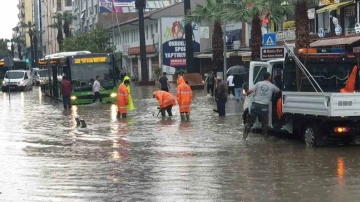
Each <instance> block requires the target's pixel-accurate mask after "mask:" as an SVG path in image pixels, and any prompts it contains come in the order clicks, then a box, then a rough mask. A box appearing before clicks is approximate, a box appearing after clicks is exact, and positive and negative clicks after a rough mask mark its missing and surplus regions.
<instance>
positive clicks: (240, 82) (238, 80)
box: [233, 75, 244, 102]
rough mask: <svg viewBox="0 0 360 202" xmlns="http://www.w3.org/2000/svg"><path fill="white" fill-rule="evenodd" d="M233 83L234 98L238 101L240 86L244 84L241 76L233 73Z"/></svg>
mask: <svg viewBox="0 0 360 202" xmlns="http://www.w3.org/2000/svg"><path fill="white" fill-rule="evenodd" d="M233 84H234V85H235V88H234V90H235V99H236V102H239V100H241V96H242V86H243V84H244V81H243V79H242V77H241V76H240V75H235V76H234V79H233Z"/></svg>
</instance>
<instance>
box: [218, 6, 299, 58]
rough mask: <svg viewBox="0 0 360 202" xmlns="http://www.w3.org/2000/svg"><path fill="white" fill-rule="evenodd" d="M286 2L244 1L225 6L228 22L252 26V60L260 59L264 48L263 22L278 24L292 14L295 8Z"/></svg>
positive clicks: (225, 15)
mask: <svg viewBox="0 0 360 202" xmlns="http://www.w3.org/2000/svg"><path fill="white" fill-rule="evenodd" d="M283 2H284V0H244V1H232V2H228V3H226V4H225V8H226V9H225V10H224V11H223V12H222V14H223V18H224V19H226V20H228V21H234V22H241V21H245V22H247V23H249V24H251V38H250V49H251V58H252V60H259V59H260V47H261V46H262V31H261V26H262V20H263V19H265V18H267V19H268V23H270V22H274V23H276V24H278V23H281V22H283V21H284V17H285V16H286V15H289V14H292V12H293V6H291V5H289V4H283Z"/></svg>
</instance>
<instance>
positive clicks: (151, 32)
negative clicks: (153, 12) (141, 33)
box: [150, 24, 154, 38]
mask: <svg viewBox="0 0 360 202" xmlns="http://www.w3.org/2000/svg"><path fill="white" fill-rule="evenodd" d="M153 29H154V28H153V25H152V24H151V25H150V36H151V38H153V34H154V30H153Z"/></svg>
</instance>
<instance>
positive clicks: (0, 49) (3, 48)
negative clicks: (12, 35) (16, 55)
mask: <svg viewBox="0 0 360 202" xmlns="http://www.w3.org/2000/svg"><path fill="white" fill-rule="evenodd" d="M9 42H10V41H9V40H8V39H0V59H2V58H4V57H6V56H10V50H9V49H8V43H9Z"/></svg>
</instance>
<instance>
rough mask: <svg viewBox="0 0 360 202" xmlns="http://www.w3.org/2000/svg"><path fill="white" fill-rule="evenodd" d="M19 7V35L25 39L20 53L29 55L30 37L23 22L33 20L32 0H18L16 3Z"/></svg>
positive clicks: (26, 22)
mask: <svg viewBox="0 0 360 202" xmlns="http://www.w3.org/2000/svg"><path fill="white" fill-rule="evenodd" d="M17 7H18V9H19V14H18V18H19V22H18V24H17V27H18V30H19V31H18V32H19V36H20V37H21V38H22V39H23V40H24V41H25V47H26V48H24V50H23V51H22V55H24V56H26V57H29V56H30V55H29V54H30V51H29V49H30V38H29V35H28V34H27V31H28V29H26V28H24V27H23V26H22V25H23V24H28V22H32V20H33V5H32V0H19V4H18V5H17Z"/></svg>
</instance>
